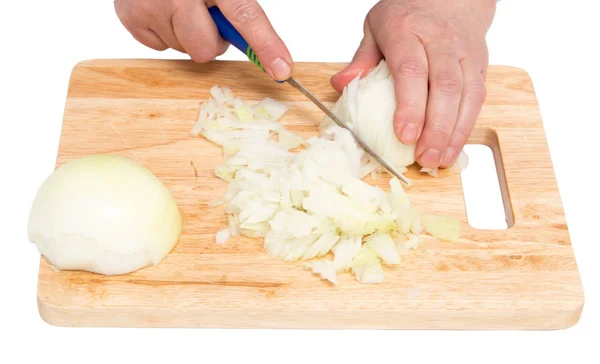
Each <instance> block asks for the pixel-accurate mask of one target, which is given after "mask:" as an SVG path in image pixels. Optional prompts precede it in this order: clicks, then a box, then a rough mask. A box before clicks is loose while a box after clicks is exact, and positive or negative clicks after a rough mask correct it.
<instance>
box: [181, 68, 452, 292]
mask: <svg viewBox="0 0 600 364" xmlns="http://www.w3.org/2000/svg"><path fill="white" fill-rule="evenodd" d="M367 80H368V81H359V80H358V79H357V80H354V81H352V83H351V85H350V86H348V88H347V89H346V90H345V91H344V93H343V95H342V97H341V98H340V100H339V101H338V103H337V104H336V106H335V107H334V109H335V110H336V111H337V112H338V113H339V114H340V116H342V117H343V118H344V119H345V120H349V121H350V122H351V125H350V126H351V128H354V129H356V130H358V131H361V130H362V132H363V133H367V138H369V139H371V140H376V139H377V140H379V139H381V141H378V143H377V144H376V145H378V147H379V148H383V149H381V151H380V152H381V153H382V154H384V155H385V154H386V153H396V157H395V158H392V160H393V161H395V162H396V168H398V169H399V170H400V171H401V172H402V173H404V172H405V171H406V170H407V169H406V166H407V165H408V164H411V163H413V157H412V153H413V152H411V151H414V146H404V145H401V144H398V142H397V140H396V138H395V136H393V135H392V136H393V138H388V135H387V134H386V133H387V131H385V130H387V129H390V128H391V121H390V122H389V123H388V122H386V121H385V120H388V119H389V120H391V119H390V118H391V115H392V112H393V107H392V105H391V101H393V100H392V99H393V97H390V95H389V94H388V91H389V88H390V85H391V79H390V75H389V72H387V71H386V70H385V68H384V65H380V67H378V69H376V70H374V71H373V72H371V74H370V75H369V76H367ZM386 90H387V91H386ZM211 95H213V99H211V100H208V101H206V102H205V103H203V105H202V106H201V108H200V116H199V119H198V122H197V124H196V125H195V126H194V127H193V128H192V130H193V131H194V132H197V133H198V135H202V136H204V137H205V138H207V139H209V140H212V141H214V142H216V143H217V144H220V145H222V147H223V149H224V155H225V156H226V161H225V162H224V163H223V164H222V165H221V166H219V167H218V168H216V170H215V175H216V176H217V177H219V178H221V179H223V180H225V181H227V182H228V187H227V190H226V191H225V193H224V194H223V196H222V201H223V203H224V205H225V212H226V214H227V215H228V224H227V227H226V228H224V229H223V230H221V231H219V232H218V233H217V242H219V243H223V242H225V241H227V240H228V239H229V238H230V237H235V236H238V235H242V236H246V237H254V238H256V237H263V238H264V243H263V246H264V249H265V251H266V252H267V254H268V255H269V256H270V257H272V258H274V259H282V260H284V261H287V262H293V261H298V260H303V261H310V263H309V264H308V265H307V268H310V269H312V270H313V272H314V273H315V274H318V275H320V276H321V277H322V278H323V279H327V280H329V281H330V282H332V283H334V284H336V283H337V278H336V273H341V272H348V271H351V272H352V273H353V274H354V275H355V276H356V279H357V281H359V282H361V283H380V282H382V281H383V280H384V273H383V266H382V262H383V264H385V265H386V266H387V265H397V264H400V263H401V261H402V254H404V253H405V252H406V253H408V250H410V249H416V247H418V245H419V236H418V235H419V234H421V233H422V232H423V230H424V229H425V230H426V231H427V232H429V233H433V234H436V235H437V236H443V237H445V238H450V239H453V238H454V236H455V234H456V231H455V230H454V229H455V227H454V225H452V223H451V222H447V223H444V222H443V221H446V220H443V221H442V220H440V221H442V222H440V221H438V220H432V219H429V218H428V219H427V220H426V221H425V220H424V219H423V218H422V216H421V215H420V213H419V212H418V211H417V210H416V209H415V208H414V207H413V206H412V205H411V200H410V197H409V196H408V195H407V194H406V191H405V190H404V188H403V186H402V185H401V184H400V181H399V180H398V179H397V178H396V177H393V178H391V180H390V183H389V184H390V192H389V193H386V192H385V191H384V190H382V189H381V188H379V187H376V186H372V185H370V184H369V183H367V182H365V181H363V180H361V178H363V177H365V176H367V175H368V174H369V173H380V172H382V168H381V166H380V165H379V164H378V163H377V162H376V161H374V160H372V159H371V158H370V156H369V155H368V154H366V153H364V151H363V150H362V149H361V148H359V147H358V145H357V144H356V142H355V141H354V139H353V138H352V136H351V134H350V133H349V132H348V131H347V130H345V129H342V128H339V127H338V126H337V125H335V124H330V123H327V122H326V121H325V122H323V123H321V125H320V132H321V135H320V137H316V136H314V137H311V138H309V139H307V140H304V139H302V138H300V137H299V136H297V135H295V134H293V133H291V132H289V131H287V130H286V129H285V128H284V127H283V126H282V125H281V124H278V123H277V121H278V120H279V119H280V118H282V117H283V116H284V114H285V113H286V112H287V111H288V108H287V106H285V105H283V104H281V103H278V102H277V101H275V100H273V99H269V98H267V99H264V100H262V101H261V102H260V103H258V104H256V105H254V106H250V105H248V104H247V103H246V102H245V101H243V100H241V99H239V98H236V97H235V96H234V95H233V94H232V93H231V91H230V90H228V89H227V91H226V90H225V88H223V89H214V88H213V89H212V90H211ZM378 98H380V99H381V100H378ZM369 103H374V105H375V108H373V107H372V106H369ZM369 108H371V109H369ZM370 115H371V116H372V117H371V116H370ZM371 119H373V120H372V122H373V123H374V124H373V125H374V126H373V125H372V126H369V127H367V124H365V123H367V120H369V122H371ZM389 120H388V121H389ZM384 124H385V125H384ZM388 124H389V125H388ZM383 126H385V127H383ZM377 128H380V129H381V128H383V129H382V130H379V131H376V132H369V131H368V129H377ZM386 128H387V129H386ZM390 130H391V129H390ZM369 133H370V134H369ZM299 147H303V148H302V149H300V150H299V151H297V152H292V151H291V150H292V149H295V148H299ZM396 237H401V238H402V239H403V240H402V244H400V243H397V242H395V241H394V238H396ZM396 240H398V239H396ZM330 252H331V253H333V261H331V260H318V261H315V260H314V259H315V258H322V257H325V256H326V255H328V254H329V253H330Z"/></svg>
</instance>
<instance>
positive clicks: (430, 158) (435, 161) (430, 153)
mask: <svg viewBox="0 0 600 364" xmlns="http://www.w3.org/2000/svg"><path fill="white" fill-rule="evenodd" d="M440 156H441V153H440V151H439V150H437V149H427V150H426V151H425V152H423V154H421V158H420V159H421V163H419V164H421V166H423V167H428V168H435V167H437V166H438V165H439V164H440Z"/></svg>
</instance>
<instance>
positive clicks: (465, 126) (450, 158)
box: [440, 59, 486, 168]
mask: <svg viewBox="0 0 600 364" xmlns="http://www.w3.org/2000/svg"><path fill="white" fill-rule="evenodd" d="M460 67H461V70H462V75H463V80H464V81H463V92H462V100H461V103H460V109H459V111H458V121H457V122H456V126H455V127H454V131H453V132H452V135H451V137H450V145H449V147H448V149H447V151H446V152H445V153H444V158H443V159H442V161H441V164H440V167H442V168H447V167H449V166H450V165H451V164H452V163H454V161H455V160H456V158H457V157H458V154H459V153H460V151H461V150H462V149H463V147H464V145H465V144H466V143H467V139H468V138H469V135H470V133H471V130H472V129H473V126H475V122H476V121H477V117H478V116H479V112H480V111H481V107H482V106H483V102H484V101H485V97H486V90H485V83H484V78H483V74H485V69H484V67H481V66H480V64H479V62H477V61H476V60H474V59H464V60H462V61H461V62H460Z"/></svg>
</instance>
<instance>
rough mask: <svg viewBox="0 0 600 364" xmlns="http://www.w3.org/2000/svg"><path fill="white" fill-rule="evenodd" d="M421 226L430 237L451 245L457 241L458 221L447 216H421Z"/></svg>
mask: <svg viewBox="0 0 600 364" xmlns="http://www.w3.org/2000/svg"><path fill="white" fill-rule="evenodd" d="M422 220H423V226H424V227H425V231H427V232H428V233H429V234H431V235H432V236H434V237H436V238H438V239H440V240H446V241H449V242H451V243H455V242H457V241H458V238H459V236H460V220H458V219H454V218H451V217H448V216H437V215H430V214H423V218H422Z"/></svg>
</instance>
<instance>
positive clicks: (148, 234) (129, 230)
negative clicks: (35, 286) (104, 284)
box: [28, 155, 182, 275]
mask: <svg viewBox="0 0 600 364" xmlns="http://www.w3.org/2000/svg"><path fill="white" fill-rule="evenodd" d="M181 227H182V219H181V214H180V212H179V210H178V208H177V205H176V203H175V200H174V199H173V197H172V196H171V193H170V192H169V190H168V189H167V188H166V187H165V186H164V185H163V184H162V182H161V181H160V180H159V179H158V178H157V177H156V176H155V175H154V174H152V172H150V170H148V169H147V168H146V167H144V166H143V165H141V164H140V163H138V162H136V161H134V160H131V159H127V158H124V157H120V156H115V155H92V156H86V157H82V158H79V159H76V160H73V161H70V162H68V163H66V164H64V165H63V166H61V167H59V168H58V169H56V170H55V171H54V172H53V173H52V174H51V175H50V176H49V177H48V178H47V179H46V180H45V181H44V182H43V183H42V185H41V186H40V188H39V190H38V192H37V194H36V196H35V199H34V201H33V205H32V207H31V211H30V215H29V222H28V236H29V240H30V241H31V242H33V243H35V245H36V246H37V248H38V250H39V251H40V253H41V254H42V255H43V256H44V257H45V258H46V259H47V260H48V262H49V263H50V264H52V265H53V266H55V267H56V268H57V269H60V270H83V271H88V272H92V273H98V274H103V275H115V274H125V273H129V272H133V271H135V270H138V269H141V268H143V267H146V266H148V265H152V264H154V265H156V264H158V263H159V262H161V261H162V259H163V258H164V257H165V256H166V255H167V254H168V253H169V252H170V251H171V249H172V248H173V247H174V246H175V244H176V243H177V241H178V239H179V235H180V233H181Z"/></svg>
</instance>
